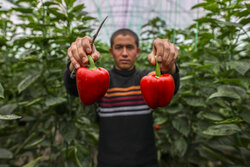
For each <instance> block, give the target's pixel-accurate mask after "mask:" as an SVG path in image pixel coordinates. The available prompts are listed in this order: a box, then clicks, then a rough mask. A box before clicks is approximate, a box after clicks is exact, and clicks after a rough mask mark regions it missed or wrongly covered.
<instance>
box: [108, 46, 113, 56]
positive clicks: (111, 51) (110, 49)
mask: <svg viewBox="0 0 250 167" xmlns="http://www.w3.org/2000/svg"><path fill="white" fill-rule="evenodd" d="M109 53H110V55H111V56H112V57H114V56H113V50H112V48H109Z"/></svg>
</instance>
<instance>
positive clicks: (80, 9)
mask: <svg viewBox="0 0 250 167" xmlns="http://www.w3.org/2000/svg"><path fill="white" fill-rule="evenodd" d="M84 7H85V6H84V4H80V5H77V6H74V7H73V8H72V10H70V12H69V13H73V12H75V13H78V12H81V11H82V10H83V9H84Z"/></svg>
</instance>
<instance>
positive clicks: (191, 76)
mask: <svg viewBox="0 0 250 167" xmlns="http://www.w3.org/2000/svg"><path fill="white" fill-rule="evenodd" d="M193 78H194V76H193V75H187V76H185V77H181V78H180V80H181V81H186V80H190V79H193Z"/></svg>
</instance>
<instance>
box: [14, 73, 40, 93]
mask: <svg viewBox="0 0 250 167" xmlns="http://www.w3.org/2000/svg"><path fill="white" fill-rule="evenodd" d="M39 77H40V73H39V74H34V75H29V76H27V77H26V78H25V79H24V80H22V81H21V82H20V83H19V84H18V86H17V90H18V93H21V92H22V91H24V90H25V89H27V88H28V87H29V86H30V85H32V84H33V83H34V82H35V81H36V80H37V79H38V78H39Z"/></svg>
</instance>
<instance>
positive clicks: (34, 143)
mask: <svg viewBox="0 0 250 167" xmlns="http://www.w3.org/2000/svg"><path fill="white" fill-rule="evenodd" d="M44 140H45V137H44V136H43V137H42V138H40V139H38V140H36V141H34V142H33V143H31V144H29V145H27V146H25V149H29V148H32V147H34V146H36V145H38V144H40V143H42V142H43V141H44Z"/></svg>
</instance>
